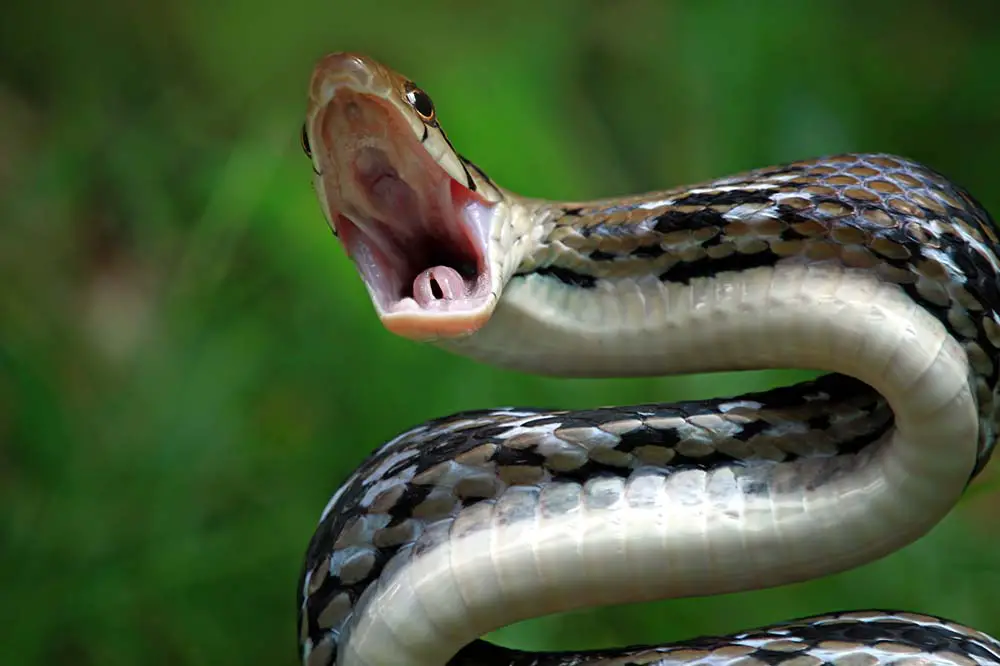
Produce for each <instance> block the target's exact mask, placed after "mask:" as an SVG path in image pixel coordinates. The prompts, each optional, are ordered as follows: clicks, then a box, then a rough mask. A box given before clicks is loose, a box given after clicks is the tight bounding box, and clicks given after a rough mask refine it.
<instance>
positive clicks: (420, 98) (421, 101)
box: [410, 90, 434, 118]
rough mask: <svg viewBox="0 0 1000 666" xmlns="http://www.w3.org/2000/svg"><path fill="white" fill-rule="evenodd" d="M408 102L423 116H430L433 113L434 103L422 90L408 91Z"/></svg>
mask: <svg viewBox="0 0 1000 666" xmlns="http://www.w3.org/2000/svg"><path fill="white" fill-rule="evenodd" d="M410 104H412V105H413V108H414V109H416V110H417V113H419V114H420V115H421V116H423V117H424V118H430V117H431V116H433V115H434V103H433V102H431V98H430V97H428V96H427V93H425V92H424V91H423V90H411V91H410Z"/></svg>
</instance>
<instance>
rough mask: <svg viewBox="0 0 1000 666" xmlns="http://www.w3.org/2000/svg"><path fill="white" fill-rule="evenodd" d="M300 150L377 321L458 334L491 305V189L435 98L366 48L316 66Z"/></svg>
mask: <svg viewBox="0 0 1000 666" xmlns="http://www.w3.org/2000/svg"><path fill="white" fill-rule="evenodd" d="M302 138H303V145H304V147H305V148H306V152H307V154H308V155H310V157H311V158H312V160H313V168H314V171H315V174H316V175H315V185H316V190H317V193H318V196H319V200H320V202H321V206H322V208H323V212H324V214H325V215H326V217H327V220H328V221H329V223H330V225H331V227H332V228H333V230H334V233H335V234H337V236H338V237H339V239H340V241H341V243H342V244H343V246H344V248H345V249H346V251H347V254H348V255H349V256H350V257H351V259H352V260H353V261H354V263H355V265H356V266H357V268H358V272H359V273H360V274H361V277H362V280H363V281H364V283H365V286H366V287H367V289H368V292H369V295H370V297H371V300H372V304H373V305H374V307H375V310H376V311H377V313H378V316H379V318H380V319H381V321H382V323H383V325H384V326H385V327H386V328H388V329H389V330H390V331H392V332H394V333H396V334H399V335H402V336H404V337H407V338H412V339H417V340H434V339H447V338H455V337H462V336H466V335H469V334H471V333H474V332H475V331H477V330H478V329H479V328H481V327H482V326H483V325H484V324H485V323H486V321H488V319H489V317H490V315H491V314H492V312H493V309H494V307H495V306H496V301H497V297H498V296H497V295H498V294H499V293H500V288H501V286H502V285H501V284H500V282H501V276H500V273H501V271H500V270H498V269H497V268H496V267H495V266H494V264H493V262H492V261H491V259H494V258H495V257H494V256H491V255H496V254H497V252H496V250H494V249H493V248H492V240H491V239H492V238H493V236H495V234H494V233H493V232H492V225H493V221H494V218H495V210H496V208H497V206H499V205H501V204H502V199H503V197H502V195H501V193H500V191H499V190H498V188H496V187H495V186H493V184H492V183H491V182H490V181H489V179H488V178H486V176H485V175H483V174H482V173H481V172H480V171H478V169H476V168H475V167H473V166H472V165H471V164H469V163H468V162H467V161H466V160H464V159H463V158H462V157H460V156H459V155H458V154H457V153H456V152H455V150H454V149H453V148H452V146H451V143H450V142H449V141H448V139H447V137H446V136H445V134H444V132H443V131H442V130H441V128H440V126H439V125H438V121H437V115H436V113H435V110H434V106H433V103H432V102H431V100H430V97H428V96H427V94H426V93H424V92H423V91H422V90H420V88H418V87H417V86H416V85H415V84H414V83H413V82H412V81H409V80H408V79H406V78H404V77H403V76H401V75H399V74H397V73H396V72H393V71H392V70H390V69H388V68H386V67H385V66H383V65H381V64H379V63H377V62H375V61H374V60H372V59H370V58H367V57H365V56H362V55H358V54H353V53H334V54H330V55H327V56H325V57H324V58H322V59H321V60H320V61H319V62H318V63H317V65H316V67H315V69H314V70H313V75H312V80H311V82H310V86H309V105H308V110H307V116H306V122H305V125H304V127H303V136H302Z"/></svg>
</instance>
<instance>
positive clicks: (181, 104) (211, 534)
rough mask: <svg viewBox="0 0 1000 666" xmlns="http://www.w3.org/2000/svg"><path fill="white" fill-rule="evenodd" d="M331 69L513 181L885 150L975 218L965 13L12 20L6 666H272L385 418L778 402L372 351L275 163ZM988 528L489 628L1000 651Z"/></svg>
mask: <svg viewBox="0 0 1000 666" xmlns="http://www.w3.org/2000/svg"><path fill="white" fill-rule="evenodd" d="M344 49H353V50H360V51H364V52H367V53H370V54H372V55H374V56H376V57H378V58H380V59H382V60H384V61H386V62H388V63H390V64H391V65H392V66H394V67H395V68H396V69H398V70H400V71H403V72H406V73H407V74H408V75H409V76H412V77H413V78H414V79H415V80H416V81H418V82H419V83H420V85H422V86H423V87H425V88H426V89H427V90H428V91H429V92H430V93H431V95H432V96H433V97H434V99H435V101H436V103H437V106H438V109H439V113H440V116H441V118H442V122H443V123H444V125H445V127H446V128H447V129H448V131H449V133H450V136H451V138H452V140H453V141H454V142H455V144H456V145H457V146H459V148H460V150H462V151H463V152H464V153H465V154H466V155H468V156H469V157H471V158H472V159H474V160H475V161H476V162H477V163H479V164H480V165H481V166H482V167H483V168H484V169H485V170H486V171H487V172H488V173H490V174H491V175H492V176H493V177H494V178H495V179H496V180H497V181H498V182H500V183H501V184H504V185H506V186H507V187H510V188H512V189H514V190H516V191H519V192H522V193H525V194H530V195H538V196H547V197H559V198H563V197H565V198H585V197H594V196H604V195H614V194H619V193H628V192H634V191H641V190H647V189H654V188H661V187H666V186H669V185H674V184H680V183H684V182H692V181H697V180H700V179H703V178H708V177H712V176H719V175H723V174H726V173H730V172H733V171H736V170H741V169H745V168H750V167H754V166H762V165H765V164H769V163H774V162H780V161H783V160H792V159H797V158H802V157H807V156H813V155H819V154H824V153H830V152H837V151H845V150H865V151H869V150H878V151H890V152H896V153H900V154H904V155H908V156H911V157H913V158H916V159H919V160H921V161H924V162H927V163H929V164H931V165H932V166H934V167H935V168H937V169H939V170H941V171H943V172H945V173H946V174H948V175H950V176H951V177H953V178H954V179H955V180H956V181H957V182H959V183H961V184H964V185H965V186H967V187H968V188H969V189H970V190H971V191H972V192H973V193H974V194H975V195H976V196H977V197H979V198H980V199H981V200H982V202H983V203H984V204H985V205H986V206H987V208H990V209H992V210H993V211H994V214H995V215H996V214H997V212H1000V188H998V182H1000V67H998V66H1000V5H997V4H996V3H993V2H989V1H985V2H964V3H946V2H925V1H919V0H905V1H903V2H890V1H885V2H878V3H875V2H854V1H841V2H836V3H832V2H793V1H784V0H767V1H764V0H761V1H759V2H744V1H741V0H733V1H731V2H727V1H715V0H711V1H709V0H702V1H700V2H693V1H692V2H639V1H637V0H623V1H621V2H596V1H594V2H584V1H583V0H581V1H579V2H575V1H569V0H567V1H555V0H553V1H545V2H540V1H539V0H529V1H524V0H518V1H512V0H511V1H507V2H503V3H489V2H484V3H480V4H476V3H471V2H468V1H467V0H466V1H462V2H459V1H453V0H438V1H430V0H424V1H423V2H419V3H413V2H405V3H404V2H357V1H356V2H349V3H348V2H339V1H335V0H322V1H320V0H284V1H283V2H278V3H275V2H267V1H264V0H244V1H243V2H221V3H208V2H198V1H196V0H176V1H175V2H167V3H145V4H143V3H130V2H124V1H123V0H91V1H90V2H87V3H71V2H53V1H52V0H48V1H39V2H37V3H33V4H32V3H6V4H5V5H4V7H3V9H2V10H0V224H2V240H0V285H2V286H0V663H3V664H12V665H13V664H26V665H32V664H56V663H73V664H76V665H78V666H87V665H91V664H94V665H100V666H115V665H118V664H123V665H124V664H140V663H141V664H144V665H145V666H156V665H158V664H164V665H166V664H171V665H174V666H176V665H178V664H183V665H195V664H212V665H213V666H225V665H228V664H233V665H235V664H241V665H245V664H285V665H291V664H294V663H295V662H296V629H295V613H296V608H295V589H296V578H297V576H298V573H299V567H300V562H301V557H302V554H303V552H304V549H305V546H306V543H307V541H308V539H309V537H310V535H311V532H312V529H313V527H314V525H315V521H316V519H317V517H318V515H319V512H320V511H321V509H322V508H323V506H324V504H325V503H326V500H327V498H328V496H329V494H330V493H331V492H332V491H333V490H334V489H335V488H336V486H337V485H338V484H339V483H340V481H341V480H343V479H344V478H345V476H346V475H347V474H348V473H349V471H350V470H351V469H353V467H354V466H355V465H357V464H358V463H359V462H360V461H361V460H362V458H363V457H364V456H365V454H366V453H367V452H368V451H370V450H371V449H373V448H374V447H375V446H376V445H378V444H379V443H381V442H382V441H384V440H385V439H387V438H389V437H391V436H392V435H394V434H395V433H396V432H398V431H400V430H403V429H405V428H407V427H409V426H410V425H412V424H415V423H417V422H420V421H422V420H424V419H427V418H431V417H434V416H439V415H443V414H446V413H451V412H454V411H457V410H461V409H469V408H479V407H485V406H492V405H501V404H512V403H513V404H540V405H554V406H562V407H569V406H593V405H598V404H608V403H617V402H622V401H630V400H637V401H649V400H656V399H664V400H670V399H679V398H682V397H687V398H690V397H704V396H709V395H718V394H729V393H734V392H738V391H743V390H747V389H758V388H763V387H766V386H770V385H774V384H777V383H781V382H784V381H788V380H789V378H790V375H789V374H788V373H780V372H776V373H754V374H748V375H735V374H724V375H713V376H697V377H685V378H665V379H655V380H642V381H634V380H633V381H629V380H621V381H618V380H615V381H582V380H581V381H560V380H554V379H544V378H539V377H533V376H528V375H520V374H515V373H510V372H503V371H500V370H497V369H494V368H490V367H486V366H482V365H477V364H475V363H473V362H471V361H467V360H464V359H461V358H455V357H452V356H449V355H447V354H445V353H444V352H441V351H438V350H436V349H434V348H430V347H426V346H419V345H416V344H413V343H409V342H407V341H404V340H400V339H396V338H394V337H392V336H391V335H389V334H388V333H387V332H385V331H384V330H382V329H381V328H380V326H379V324H378V322H377V321H376V319H375V317H374V316H373V313H372V311H371V309H370V306H369V304H368V301H367V298H366V295H365V293H364V289H363V288H362V285H361V283H360V281H359V280H358V279H357V277H356V275H355V274H354V272H353V269H352V268H351V266H350V264H349V262H348V261H347V260H346V259H345V257H344V254H343V252H342V251H341V249H340V248H339V247H338V245H337V243H336V242H335V240H334V239H333V238H332V236H331V235H330V233H329V231H328V229H327V226H326V223H325V222H324V220H323V219H322V217H321V215H320V212H319V207H318V205H317V204H316V201H315V198H314V195H313V192H312V190H311V185H310V166H309V163H308V162H307V160H306V159H305V157H303V156H302V154H301V152H300V148H299V127H300V125H301V122H302V117H303V107H304V101H305V86H306V82H307V79H308V77H309V73H310V69H311V66H312V64H313V62H314V60H315V59H316V58H317V57H319V56H320V55H322V54H323V53H324V52H326V51H330V50H344ZM993 478H996V476H995V475H994V477H993ZM994 490H995V491H996V492H994ZM998 514H1000V488H998V483H997V482H996V481H991V480H990V478H989V475H987V477H986V478H985V479H983V480H981V481H980V482H978V483H977V484H976V486H975V487H974V492H973V493H971V494H970V496H969V497H967V498H966V500H965V501H963V503H962V504H961V505H960V506H959V508H958V509H956V511H955V512H954V513H953V514H952V515H951V516H950V517H949V518H948V519H947V520H946V521H945V522H944V523H943V524H942V525H941V526H940V527H938V528H937V529H936V530H934V531H933V533H931V534H930V535H929V536H928V537H927V538H925V539H923V540H922V541H920V542H918V543H917V544H915V545H914V546H912V547H910V548H908V549H906V550H904V551H902V552H900V553H899V554H897V555H894V556H892V557H889V558H887V559H885V560H883V561H880V562H878V563H875V564H872V565H870V566H868V567H864V568H862V569H859V570H856V571H853V572H849V573H846V574H843V575H839V576H834V577H830V578H827V579H823V580H819V581H814V582H811V583H807V584H800V585H796V586H791V587H787V588H783V589H779V590H768V591H762V592H755V593H749V594H742V595H732V596H726V597H719V598H713V599H691V600H680V601H669V602H663V603H658V604H650V605H645V606H641V607H629V608H613V609H605V610H601V611H593V612H586V613H575V614H572V615H567V616H564V617H555V618H547V619H544V620H539V621H534V622H529V623H524V624H521V625H517V626H515V627H511V628H509V629H506V630H503V631H501V632H498V633H497V634H496V635H495V636H494V638H495V639H496V640H498V641H501V642H503V643H505V644H507V645H512V646H519V647H525V648H560V647H574V646H575V647H596V646H607V645H614V644H622V643H628V642H644V641H662V640H667V639H672V638H681V637H685V636H691V635H695V634H703V633H714V632H725V631H731V630H736V629H740V628H744V627H748V626H755V625H758V624H762V623H767V622H773V621H777V620H780V619H784V618H790V617H795V616H801V615H805V614H811V613H818V612H821V611H825V610H832V609H846V608H859V607H902V608H907V609H912V610H918V611H925V612H933V613H938V614H943V615H947V616H950V617H952V618H954V619H956V620H960V621H963V622H967V623H970V624H973V625H975V626H977V627H980V628H982V629H984V630H987V631H991V632H994V633H1000V594H998V592H1000V564H998V555H1000V525H998V521H997V516H998Z"/></svg>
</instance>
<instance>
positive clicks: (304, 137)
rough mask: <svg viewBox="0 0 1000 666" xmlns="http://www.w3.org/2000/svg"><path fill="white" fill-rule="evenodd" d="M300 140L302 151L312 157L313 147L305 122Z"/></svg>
mask: <svg viewBox="0 0 1000 666" xmlns="http://www.w3.org/2000/svg"><path fill="white" fill-rule="evenodd" d="M299 141H301V142H302V152H303V153H305V154H306V157H308V158H309V159H312V156H313V153H312V147H311V146H310V145H309V134H308V133H307V132H306V124H305V123H302V135H301V136H300V137H299Z"/></svg>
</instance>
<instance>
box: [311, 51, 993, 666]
mask: <svg viewBox="0 0 1000 666" xmlns="http://www.w3.org/2000/svg"><path fill="white" fill-rule="evenodd" d="M310 94H311V96H310V109H309V114H308V119H307V123H306V127H305V131H304V140H305V141H306V147H307V152H309V153H310V155H311V157H312V159H313V164H314V168H315V171H316V184H317V191H318V193H319V195H320V201H321V203H322V205H323V209H324V212H325V213H326V215H327V216H328V218H329V219H330V221H331V224H332V226H333V228H334V231H335V232H336V233H337V234H338V235H339V236H340V239H341V241H342V242H343V243H344V245H345V247H346V249H347V251H348V253H349V254H350V255H351V257H352V259H353V260H354V261H355V263H356V264H357V266H358V269H359V272H360V273H361V276H362V278H363V280H364V282H365V284H366V286H367V288H368V289H369V292H370V294H371V296H372V301H373V305H374V306H375V309H376V312H377V313H378V314H379V316H380V317H381V319H382V320H383V322H384V323H385V325H386V326H387V327H388V328H389V329H390V330H393V331H394V332H397V333H399V334H402V335H406V336H408V337H412V338H415V339H425V340H433V341H435V342H437V343H438V344H441V345H444V346H446V347H448V348H450V349H452V350H454V351H456V352H459V353H463V354H466V355H469V356H472V357H473V358H477V359H479V360H483V361H486V362H490V363H495V364H497V365H503V366H506V367H511V368H517V369H522V370H527V371H532V372H539V373H545V374H553V375H563V376H630V375H650V374H666V373H680V372H697V371H711V370H722V369H753V368H768V367H799V368H810V369H819V370H828V371H832V372H833V373H835V374H831V375H828V376H824V377H822V378H820V379H819V380H816V381H814V382H808V383H805V384H801V385H798V386H793V387H787V388H782V389H776V390H773V391H769V392H766V393H760V394H753V395H745V396H740V397H738V398H727V399H715V400H706V401H698V402H688V403H680V404H649V405H638V406H629V407H608V408H602V409H594V410H589V411H545V410H537V409H531V408H524V409H517V408H505V409H496V410H484V411H479V412H470V413H463V414H457V415H454V416H451V417H448V418H444V419H439V420H436V421H431V422H428V423H425V424H422V425H420V426H417V427H416V428H414V429H412V430H410V431H408V432H406V433H403V434H401V435H400V436H399V437H397V438H395V439H394V440H392V441H390V442H388V443H387V444H385V445H383V446H382V447H381V448H380V449H379V450H378V451H376V452H375V453H374V454H373V455H372V456H371V457H370V458H369V459H368V460H367V461H366V462H365V463H364V464H363V465H362V466H361V467H360V468H359V470H358V471H357V472H355V473H354V474H353V475H352V476H351V478H349V479H348V480H347V481H346V482H345V483H344V485H343V486H342V487H341V489H340V490H339V491H338V492H337V493H336V494H335V495H334V497H333V498H332V499H331V501H330V503H329V504H328V506H327V508H326V510H325V511H324V512H323V515H322V517H321V521H320V524H319V527H318V529H317V531H316V534H315V535H314V536H313V539H312V541H311V543H310V546H309V550H308V553H307V556H306V563H305V567H304V570H303V576H302V580H301V582H300V590H299V595H300V609H301V610H300V618H299V619H300V631H301V633H300V640H301V644H302V655H303V662H304V663H306V664H309V665H310V666H315V665H326V664H334V663H336V664H343V665H347V664H365V665H367V666H376V665H379V666H381V665H386V666H389V665H393V666H404V665H414V666H415V665H418V664H419V665H427V666H430V665H432V664H444V663H450V664H478V665H489V664H504V665H508V666H514V665H519V664H524V665H527V664H533V665H536V666H543V665H544V666H570V665H588V666H590V665H594V664H667V663H675V662H680V661H700V662H704V663H729V662H734V663H735V662H738V663H740V664H746V663H748V660H750V661H754V660H756V661H759V662H761V663H767V664H775V663H779V662H781V663H783V662H784V661H786V660H788V659H792V658H793V657H794V658H795V659H796V660H797V661H796V663H803V664H805V663H809V664H812V663H816V664H819V663H826V662H830V663H839V662H843V663H852V664H854V663H865V664H872V663H889V662H896V661H899V660H903V661H907V660H918V661H920V662H921V663H949V664H973V663H980V664H987V663H990V664H992V663H1000V645H998V644H997V642H996V641H995V640H994V639H992V638H990V637H988V636H986V635H984V634H981V633H979V632H976V631H974V630H972V629H969V628H967V627H962V626H960V625H957V624H954V623H950V622H947V621H945V620H941V619H936V618H931V617H926V616H921V615H914V614H907V613H897V612H881V611H869V612H859V613H846V614H840V615H836V616H829V617H823V618H810V619H807V620H801V621H798V622H795V623H791V624H788V625H781V626H776V627H770V628H766V629H761V630H757V631H754V632H751V633H748V634H741V635H737V636H728V637H718V638H705V639H698V640H695V641H692V642H689V643H686V644H683V645H674V646H664V647H642V648H631V649H627V650H620V651H614V652H612V651H604V652H591V653H579V654H562V653H559V654H545V655H529V654H524V653H519V652H516V651H510V650H505V649H502V648H498V647H496V646H492V645H489V644H486V643H483V642H480V641H474V639H475V638H476V637H477V636H479V635H481V634H483V633H485V632H487V631H490V630H492V629H494V628H497V627H500V626H503V625H506V624H509V623H511V622H515V621H517V620H520V619H524V618H528V617H534V616H538V615H541V614H545V613H551V612H557V611H561V610H567V609H572V608H580V607H583V606H588V605H596V604H610V603H622V602H626V601H641V600H648V599H655V598H662V597H667V596H684V595H698V594H715V593H722V592H730V591H736V590H743V589H752V588H757V587H764V586H769V585H776V584H781V583H787V582H792V581H798V580H804V579H806V578H810V577H814V576H819V575H823V574H826V573H831V572H835V571H841V570H844V569H846V568H849V567H852V566H856V565H858V564H861V563H863V562H866V561H869V560H871V559H874V558H877V557H880V556H882V555H885V554H886V553H888V552H891V551H893V550H895V549H897V548H899V547H901V546H902V545H905V544H906V543H909V542H910V541H912V540H913V539H915V538H917V537H919V536H920V535H922V534H923V533H925V532H926V531H927V530H928V529H930V528H931V527H932V526H933V525H934V524H935V523H936V522H937V521H938V520H939V519H940V518H941V517H942V516H943V515H944V514H945V513H946V512H947V511H948V510H949V509H950V507H951V506H952V505H953V503H954V501H955V500H956V499H957V498H958V496H959V495H960V493H961V492H962V490H963V489H964V487H965V486H966V484H967V483H968V482H969V480H970V479H971V478H972V477H973V476H974V475H975V474H976V473H977V472H978V471H979V470H981V469H982V467H983V465H985V463H986V461H987V460H988V458H989V455H990V453H991V451H992V449H993V446H994V444H995V441H996V429H997V420H998V419H997V415H996V412H995V410H996V409H997V406H998V405H1000V402H998V400H997V396H996V392H997V383H998V375H997V372H998V369H997V361H998V349H1000V313H998V309H1000V291H998V275H1000V261H998V259H997V247H998V242H997V237H996V234H995V230H994V228H993V224H992V221H991V220H990V219H989V216H988V215H987V213H986V212H985V211H984V210H983V209H982V208H981V207H980V206H979V205H978V204H977V203H976V202H975V201H974V200H973V199H972V198H971V197H970V196H969V195H968V194H967V193H965V192H964V191H963V190H961V189H960V188H958V187H957V186H955V185H953V184H952V183H950V182H949V181H947V180H946V179H945V178H944V177H942V176H940V175H939V174H937V173H935V172H933V171H931V170H929V169H927V168H926V167H923V166H921V165H919V164H916V163H914V162H911V161H908V160H905V159H902V158H898V157H893V156H888V155H844V156H836V157H830V158H826V159H822V160H815V161H808V162H799V163H793V164H789V165H784V166H780V167H774V168H769V169H762V170H758V171H754V172H749V173H746V174H741V175H737V176H733V177H730V178H725V179H721V180H718V181H713V182H710V183H704V184H701V185H697V186H691V187H685V188H678V189H675V190H669V191H664V192H658V193H652V194H648V195H643V196H637V197H628V198H621V199H614V200H604V201H597V202H589V203H553V202H547V201H540V200H531V199H525V198H521V197H518V196H517V195H514V194H512V193H510V192H507V191H506V190H503V189H501V188H499V187H498V186H496V185H495V184H494V183H493V182H492V181H490V180H489V178H488V177H486V176H485V174H483V173H482V172H481V171H480V170H479V169H478V168H476V167H475V166H474V165H473V164H472V163H470V162H469V161H468V160H465V159H464V158H462V157H461V156H459V155H458V154H457V153H455V152H454V150H453V149H452V148H451V144H450V143H449V142H448V140H447V138H446V137H445V136H444V134H443V132H442V131H441V128H440V126H439V125H438V121H437V118H436V114H435V112H434V109H433V105H432V104H431V103H430V99H429V98H428V97H427V96H426V94H425V93H423V91H421V90H420V89H419V88H417V87H416V86H415V85H413V84H412V83H411V82H410V81H408V80H406V79H404V78H403V77H400V76H399V75H397V74H395V73H393V72H391V71H389V70H387V69H385V68H384V67H382V66H380V65H378V64H377V63H374V62H373V61H371V60H369V59H367V58H364V57H362V56H357V55H352V54H337V55H333V56H329V57H327V58H325V59H324V60H323V61H321V62H320V64H319V65H318V66H317V68H316V71H315V73H314V76H313V82H312V87H311V93H310ZM928 610H930V609H928ZM470 641H471V642H470Z"/></svg>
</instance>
